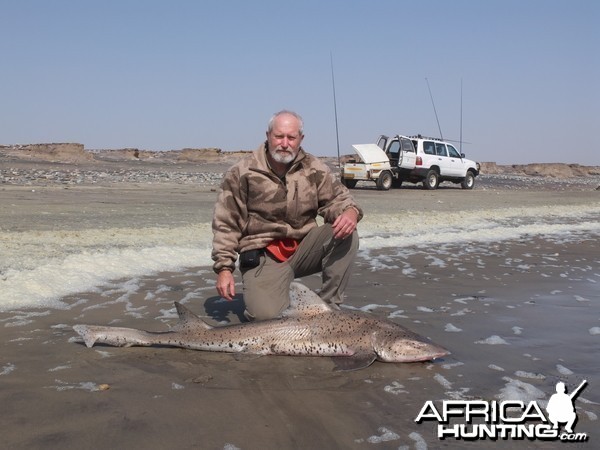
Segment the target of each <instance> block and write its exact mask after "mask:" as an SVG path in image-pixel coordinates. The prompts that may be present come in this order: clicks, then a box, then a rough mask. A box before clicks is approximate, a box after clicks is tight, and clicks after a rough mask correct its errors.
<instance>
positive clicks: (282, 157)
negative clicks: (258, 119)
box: [267, 114, 304, 164]
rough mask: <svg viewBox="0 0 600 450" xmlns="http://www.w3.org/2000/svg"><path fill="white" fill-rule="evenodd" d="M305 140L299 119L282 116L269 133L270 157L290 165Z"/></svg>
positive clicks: (275, 121)
mask: <svg viewBox="0 0 600 450" xmlns="http://www.w3.org/2000/svg"><path fill="white" fill-rule="evenodd" d="M303 138H304V135H302V134H301V133H300V123H299V122H298V119H296V118H295V117H294V116H292V115H289V114H282V115H280V116H278V117H276V118H275V120H274V122H273V129H272V130H271V131H270V132H268V131H267V142H268V147H269V155H270V156H271V158H273V159H274V160H275V161H276V162H278V163H282V164H290V163H291V162H292V161H293V160H294V159H295V158H296V155H298V150H299V149H300V144H302V139H303Z"/></svg>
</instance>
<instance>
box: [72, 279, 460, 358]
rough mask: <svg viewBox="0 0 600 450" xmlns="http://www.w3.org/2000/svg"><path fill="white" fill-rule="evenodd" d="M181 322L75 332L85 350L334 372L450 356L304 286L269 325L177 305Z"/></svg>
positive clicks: (295, 289) (77, 327) (82, 327)
mask: <svg viewBox="0 0 600 450" xmlns="http://www.w3.org/2000/svg"><path fill="white" fill-rule="evenodd" d="M175 307H176V308H177V313H178V315H179V322H178V323H177V324H176V325H175V326H174V327H173V328H172V329H171V330H170V331H165V332H152V331H143V330H137V329H133V328H122V327H107V326H96V325H75V326H74V327H73V329H74V330H75V331H76V332H77V333H78V334H79V335H80V336H81V337H82V338H83V340H84V342H85V344H86V345H87V347H92V346H93V345H94V344H97V343H100V344H106V345H112V346H117V347H131V346H151V345H162V346H172V347H182V348H188V349H193V350H204V351H213V352H228V353H242V354H244V353H245V354H250V355H290V356H294V355H298V356H329V357H333V361H334V362H335V364H336V369H335V370H356V369H362V368H364V367H367V366H369V365H371V363H373V361H375V360H379V361H383V362H417V361H430V360H433V359H436V358H440V357H442V356H445V355H448V354H449V352H448V351H447V350H446V349H444V348H442V347H440V346H438V345H435V344H433V343H432V342H430V341H428V340H427V339H426V338H424V337H421V336H419V335H418V334H415V333H413V332H411V331H409V330H407V329H406V328H404V327H402V326H400V325H398V324H396V323H394V322H391V321H389V320H385V319H379V318H376V317H374V316H372V315H370V314H366V313H362V312H357V311H344V310H337V309H333V308H332V307H330V306H329V305H328V304H326V303H325V302H323V301H322V300H321V298H320V297H319V296H318V295H317V294H315V293H314V292H313V291H311V290H310V289H308V288H307V287H305V286H303V285H302V284H300V283H297V282H294V283H292V284H291V286H290V308H288V309H287V310H286V311H284V313H283V314H282V317H280V318H277V319H271V320H264V321H257V322H250V323H243V324H236V325H225V326H218V327H212V326H210V325H208V324H207V323H206V322H204V321H203V320H202V319H201V318H199V317H198V316H196V315H195V314H194V313H192V312H191V311H190V310H189V309H187V308H185V307H184V306H183V305H181V304H179V303H177V302H175Z"/></svg>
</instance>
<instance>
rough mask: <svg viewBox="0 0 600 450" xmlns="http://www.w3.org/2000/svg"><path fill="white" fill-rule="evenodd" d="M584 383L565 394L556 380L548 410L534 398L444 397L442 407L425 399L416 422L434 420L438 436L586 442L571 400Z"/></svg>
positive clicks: (561, 383)
mask: <svg viewBox="0 0 600 450" xmlns="http://www.w3.org/2000/svg"><path fill="white" fill-rule="evenodd" d="M586 385H587V381H586V380H584V381H583V382H582V383H581V384H580V385H579V386H577V388H576V389H575V390H574V391H573V392H572V393H571V394H567V387H566V386H565V383H563V382H558V383H556V393H555V394H552V396H551V397H550V400H549V401H548V405H547V406H546V413H547V414H545V413H544V411H543V409H542V408H541V407H540V406H539V405H538V403H537V401H534V400H532V401H529V402H524V401H522V400H505V401H500V402H498V401H495V400H494V401H486V400H443V401H442V405H441V407H439V406H437V407H436V405H435V404H434V402H433V401H431V400H428V401H427V402H425V404H424V405H423V407H422V408H421V411H420V412H419V414H418V416H417V418H416V419H415V422H417V423H422V422H423V421H431V420H432V421H436V422H437V436H438V438H439V439H447V438H454V439H464V440H476V439H491V440H497V439H503V440H507V439H514V440H524V439H529V440H534V439H542V440H546V441H547V440H560V441H571V442H573V441H574V442H585V441H587V440H588V435H587V434H586V433H575V432H574V431H573V427H574V426H575V423H576V422H577V413H576V411H575V406H574V404H573V403H574V401H575V398H576V397H577V396H578V395H579V394H580V393H581V391H582V390H583V388H584V387H585V386H586ZM455 422H459V423H455ZM460 422H465V423H460ZM561 424H564V430H563V431H560V430H559V428H560V425H561Z"/></svg>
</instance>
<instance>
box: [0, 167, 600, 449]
mask: <svg viewBox="0 0 600 450" xmlns="http://www.w3.org/2000/svg"><path fill="white" fill-rule="evenodd" d="M478 181H479V180H478ZM494 182H496V183H497V182H498V179H494ZM552 186H555V187H556V185H552ZM563 187H564V186H563ZM355 195H356V198H357V200H358V201H359V202H360V203H361V205H363V206H364V208H365V211H366V213H367V214H369V215H373V216H375V217H385V215H386V214H388V213H390V212H391V211H393V213H394V214H403V212H407V211H408V212H411V213H412V214H414V217H415V218H425V217H428V216H429V215H442V214H447V213H448V212H451V211H455V210H460V211H463V212H464V214H465V215H467V216H468V217H472V215H473V214H475V213H477V212H479V211H482V212H486V211H487V212H489V211H497V210H503V209H506V208H515V207H518V208H523V209H524V210H526V209H528V208H548V209H550V210H551V209H552V208H568V207H575V206H579V207H586V206H587V205H589V206H590V207H592V206H593V207H597V206H598V204H599V202H600V194H599V193H598V192H596V191H594V190H593V189H591V188H586V187H585V186H584V185H578V186H577V187H575V188H573V187H571V188H568V189H567V188H560V189H550V188H547V187H536V188H534V189H513V188H512V187H511V185H510V183H509V184H508V185H502V183H500V184H499V185H494V183H492V182H489V183H487V184H486V182H485V180H483V179H482V180H481V184H479V185H478V186H477V187H476V189H474V190H473V191H463V190H461V189H456V188H454V187H452V186H449V187H448V188H444V189H440V190H438V191H434V192H430V191H423V190H421V189H411V188H407V189H401V190H395V191H390V192H385V193H382V192H378V191H375V190H372V189H358V190H356V191H355ZM215 196H216V192H215V188H214V186H211V185H208V184H199V185H194V184H177V183H153V184H139V183H138V184H136V183H116V184H112V185H107V186H91V185H84V186H77V185H70V186H57V185H47V186H42V185H34V186H30V185H28V186H18V185H6V184H5V185H0V208H1V210H0V231H1V232H3V233H5V234H4V235H3V236H7V235H10V236H15V235H16V234H18V233H22V232H23V233H25V232H27V233H32V232H44V231H64V232H67V234H68V233H70V232H76V231H78V230H85V229H86V228H88V227H93V228H94V229H102V228H107V229H111V230H112V229H115V230H119V229H133V230H139V232H140V233H144V232H150V231H148V230H151V229H152V227H158V228H167V229H169V228H173V227H175V228H177V227H178V226H186V225H193V224H197V223H206V222H208V221H209V220H210V216H211V214H212V205H213V202H214V198H215ZM465 225H466V224H465ZM457 232H460V230H457ZM598 237H599V236H598V235H597V234H596V233H592V234H590V233H588V232H586V231H574V232H572V233H569V234H561V235H560V236H550V237H541V236H524V237H521V238H520V239H517V240H502V241H499V242H497V243H477V242H473V243H470V244H464V243H461V244H452V243H449V244H439V245H436V246H434V247H431V248H428V249H425V248H423V247H420V246H415V247H408V248H403V249H394V248H388V249H378V250H372V251H371V250H369V251H364V252H362V253H361V255H360V257H359V258H358V260H357V262H356V268H355V274H354V276H353V277H352V280H351V282H350V286H349V288H348V292H347V293H348V299H347V304H348V305H349V306H352V307H364V306H366V305H369V304H373V305H376V306H373V307H372V308H371V309H372V311H371V312H372V313H373V314H376V315H381V316H388V315H390V314H393V317H394V319H393V320H396V321H398V323H401V324H403V325H405V326H407V327H408V328H410V329H412V330H413V331H416V332H418V333H420V334H423V335H425V336H428V337H430V338H431V339H432V340H434V341H436V342H439V343H440V344H443V345H445V346H446V347H448V348H449V349H450V350H451V351H452V355H451V356H449V357H448V358H445V359H444V360H443V361H438V362H435V363H433V364H430V363H426V364H420V363H419V364H384V363H375V364H374V365H373V366H372V367H370V368H368V369H365V370H362V371H357V372H350V373H343V374H338V373H333V372H331V369H332V367H333V364H332V363H331V362H330V361H329V360H328V359H327V358H297V357H295V358H292V357H263V358H258V359H251V360H242V361H238V360H236V359H235V358H233V357H232V356H230V355H223V354H211V353H206V352H194V351H186V350H179V349H167V348H129V349H122V348H117V349H115V348H109V347H97V348H93V349H88V348H86V347H84V346H83V345H81V344H78V343H75V342H73V341H72V338H73V336H74V333H73V332H72V330H71V328H70V327H71V326H72V325H73V324H75V323H82V322H89V323H98V324H114V325H117V324H118V325H121V326H132V327H136V328H145V329H150V330H156V331H160V330H166V329H167V328H168V325H169V324H173V323H174V315H173V311H172V302H173V301H175V300H177V301H181V300H182V299H183V301H184V303H186V305H187V306H188V307H189V308H191V309H192V310H194V311H195V312H196V313H198V314H203V315H207V316H208V317H211V318H212V319H213V320H219V319H224V318H227V319H228V320H231V321H236V320H238V316H239V313H240V311H241V303H240V302H239V301H237V302H233V303H222V302H219V301H218V299H217V298H216V297H215V291H214V277H213V275H212V273H211V272H210V268H209V267H207V266H205V265H202V264H198V266H197V267H191V268H188V269H185V270H182V271H177V272H162V273H158V274H155V275H147V276H140V277H132V278H124V279H121V280H115V281H112V282H111V283H108V284H106V285H104V286H102V287H101V288H100V289H97V290H96V291H95V292H88V293H77V294H73V295H69V296H67V297H66V298H64V299H63V301H64V303H65V304H66V305H69V306H68V309H64V310H57V309H47V308H41V309H34V310H23V311H9V312H4V313H0V337H1V342H2V344H1V345H2V352H1V353H0V355H1V356H0V385H1V386H2V389H0V404H2V405H3V406H4V410H5V412H4V413H3V414H2V419H1V423H2V430H3V438H4V442H5V445H6V447H7V448H28V449H31V448H63V449H64V448H73V449H75V448H77V449H81V448H109V447H110V448H114V447H125V446H127V447H129V448H182V449H184V448H211V449H213V448H214V449H222V448H231V449H233V448H240V449H264V448H386V449H387V448H400V447H403V446H405V448H425V447H424V446H428V447H429V448H439V447H441V446H449V447H452V448H454V447H464V448H466V447H477V448H481V447H483V448H509V447H511V448H514V446H515V445H518V446H519V447H522V448H554V447H556V448H558V446H559V445H563V444H560V443H558V442H543V441H525V442H517V443H516V444H515V442H511V441H499V442H490V441H487V442H472V443H469V442H465V441H454V440H447V441H439V440H438V439H437V438H436V437H435V428H434V426H433V425H432V424H430V423H429V424H428V423H424V424H416V423H414V418H415V417H416V415H417V413H418V411H419V409H420V408H421V407H422V405H423V403H424V402H425V401H427V400H442V399H451V398H460V399H473V398H477V399H487V400H493V399H496V400H499V399H502V398H506V399H510V398H511V395H518V396H520V397H519V398H522V396H529V397H527V398H531V399H535V400H540V401H544V400H545V401H547V399H548V397H549V395H550V394H551V393H552V392H553V390H554V385H555V383H556V381H558V380H563V381H565V382H567V384H568V386H569V387H574V386H575V385H577V384H578V383H579V382H580V381H581V380H582V379H587V380H588V382H589V386H588V388H587V389H586V390H585V391H584V392H583V393H582V394H581V396H580V397H579V398H578V400H577V402H576V406H577V408H578V415H579V422H578V424H577V427H576V430H577V431H578V432H586V433H588V435H589V436H590V442H589V443H588V444H587V445H586V444H581V445H579V446H581V447H584V448H593V446H594V442H595V441H597V440H598V439H599V438H600V435H599V434H598V432H597V424H598V415H600V395H599V394H598V393H599V392H600V391H599V390H598V386H600V375H599V374H600V366H599V364H598V361H597V349H598V345H599V344H600V340H599V339H600V335H598V334H596V333H595V331H594V330H595V329H597V328H598V327H600V321H599V319H600V294H599V288H598V286H599V284H598V283H600V261H599V257H598V255H599V254H600V244H598V241H599V240H598ZM304 281H305V282H306V284H308V285H309V286H311V287H316V286H317V285H318V278H316V277H310V278H309V279H305V280H304ZM38 314H39V315H38ZM495 337H496V338H497V339H496V338H495ZM103 385H107V386H103ZM103 387H108V389H103ZM503 396H504V397H503ZM576 446H577V445H576Z"/></svg>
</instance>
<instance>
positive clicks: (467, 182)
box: [460, 170, 475, 189]
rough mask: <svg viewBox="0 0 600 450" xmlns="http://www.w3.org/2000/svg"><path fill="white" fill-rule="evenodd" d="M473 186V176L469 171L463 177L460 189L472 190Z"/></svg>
mask: <svg viewBox="0 0 600 450" xmlns="http://www.w3.org/2000/svg"><path fill="white" fill-rule="evenodd" d="M473 186H475V175H473V172H471V171H470V170H469V171H468V172H467V174H466V175H465V179H464V180H462V182H461V183H460V187H462V188H463V189H473Z"/></svg>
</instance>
